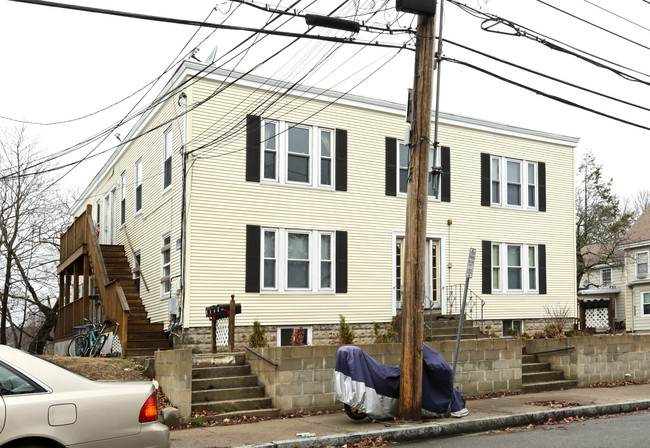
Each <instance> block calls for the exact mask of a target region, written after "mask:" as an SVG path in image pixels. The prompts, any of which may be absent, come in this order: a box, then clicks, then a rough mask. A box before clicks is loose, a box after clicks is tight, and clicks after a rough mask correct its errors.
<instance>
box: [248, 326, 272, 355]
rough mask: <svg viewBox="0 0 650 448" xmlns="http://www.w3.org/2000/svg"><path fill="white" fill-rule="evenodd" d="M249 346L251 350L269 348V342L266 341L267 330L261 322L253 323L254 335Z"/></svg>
mask: <svg viewBox="0 0 650 448" xmlns="http://www.w3.org/2000/svg"><path fill="white" fill-rule="evenodd" d="M248 346H249V347H251V348H262V347H268V346H269V342H268V341H267V340H266V329H265V328H263V327H262V325H260V322H259V321H257V320H256V321H255V322H253V334H251V337H250V338H249V341H248Z"/></svg>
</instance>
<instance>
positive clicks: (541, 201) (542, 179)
mask: <svg viewBox="0 0 650 448" xmlns="http://www.w3.org/2000/svg"><path fill="white" fill-rule="evenodd" d="M537 182H538V183H539V187H538V191H539V198H538V199H537V201H538V208H539V211H540V212H545V211H546V164H545V163H544V162H537Z"/></svg>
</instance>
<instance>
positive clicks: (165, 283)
mask: <svg viewBox="0 0 650 448" xmlns="http://www.w3.org/2000/svg"><path fill="white" fill-rule="evenodd" d="M160 261H161V272H160V295H161V297H162V298H163V299H165V298H168V297H169V296H170V295H171V290H172V280H171V273H172V268H171V235H165V236H164V237H163V239H162V247H161V248H160Z"/></svg>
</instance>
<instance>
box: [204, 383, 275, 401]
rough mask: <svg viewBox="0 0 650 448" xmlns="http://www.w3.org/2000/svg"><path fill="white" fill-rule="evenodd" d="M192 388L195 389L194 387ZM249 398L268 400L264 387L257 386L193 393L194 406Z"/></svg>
mask: <svg viewBox="0 0 650 448" xmlns="http://www.w3.org/2000/svg"><path fill="white" fill-rule="evenodd" d="M192 388H194V386H193V385H192ZM249 398H266V397H265V396H264V386H257V385H256V386H251V387H234V388H232V389H210V390H197V391H193V392H192V405H195V404H200V403H206V402H215V401H231V400H243V399H249Z"/></svg>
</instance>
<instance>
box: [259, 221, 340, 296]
mask: <svg viewBox="0 0 650 448" xmlns="http://www.w3.org/2000/svg"><path fill="white" fill-rule="evenodd" d="M262 235H263V245H262V248H261V250H262V267H261V269H262V275H261V279H262V291H263V292H314V293H334V285H335V279H334V273H335V254H334V251H335V244H334V243H335V241H334V239H335V232H333V231H323V230H301V229H285V228H262Z"/></svg>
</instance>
